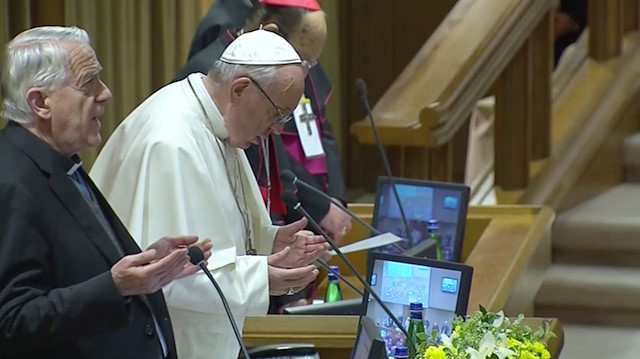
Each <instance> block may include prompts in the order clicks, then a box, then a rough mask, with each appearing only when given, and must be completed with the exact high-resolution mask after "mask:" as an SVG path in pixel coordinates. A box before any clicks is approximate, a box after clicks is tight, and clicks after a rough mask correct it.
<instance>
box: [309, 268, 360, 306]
mask: <svg viewBox="0 0 640 359" xmlns="http://www.w3.org/2000/svg"><path fill="white" fill-rule="evenodd" d="M313 264H315V265H316V267H317V266H320V267H322V268H324V269H326V270H327V273H328V272H331V273H333V275H335V276H336V277H338V279H340V280H341V281H342V282H344V283H345V284H346V285H347V286H349V288H351V290H353V291H354V292H356V293H358V294H360V296H361V297H364V293H362V292H361V291H360V289H358V288H356V286H355V285H353V283H351V282H349V281H348V280H347V279H346V278H345V277H343V276H342V275H341V274H340V273H339V272H336V271H334V270H333V269H331V267H330V266H329V265H328V264H327V263H325V262H323V261H321V260H320V259H318V260H317V261H315V262H313Z"/></svg>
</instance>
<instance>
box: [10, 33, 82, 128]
mask: <svg viewBox="0 0 640 359" xmlns="http://www.w3.org/2000/svg"><path fill="white" fill-rule="evenodd" d="M65 42H76V43H80V44H87V45H90V44H91V40H90V39H89V35H88V34H87V32H86V31H85V30H83V29H80V28H78V27H75V26H72V27H61V26H43V27H36V28H33V29H29V30H27V31H24V32H22V33H21V34H19V35H18V36H16V37H15V38H14V39H13V40H11V42H9V44H8V45H7V48H6V50H5V53H4V59H3V61H2V63H3V67H2V80H1V82H0V89H1V91H2V98H3V103H4V110H3V111H2V117H4V118H5V119H7V120H10V121H14V122H17V123H21V124H29V123H31V122H32V121H33V120H34V118H35V114H34V113H33V111H32V109H31V107H30V106H29V103H28V102H27V91H29V89H31V88H33V87H43V88H45V89H46V90H47V91H50V92H53V91H56V90H58V89H60V88H62V87H63V86H64V85H65V84H66V83H67V82H68V81H69V79H70V77H71V70H70V67H69V66H70V63H69V61H70V60H69V50H68V49H67V48H65V47H64V45H65Z"/></svg>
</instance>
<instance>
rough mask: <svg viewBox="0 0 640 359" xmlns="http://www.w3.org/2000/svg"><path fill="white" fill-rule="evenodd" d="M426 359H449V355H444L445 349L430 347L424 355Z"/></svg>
mask: <svg viewBox="0 0 640 359" xmlns="http://www.w3.org/2000/svg"><path fill="white" fill-rule="evenodd" d="M424 359H447V355H446V354H445V353H444V347H443V346H439V347H428V348H427V351H426V352H425V353H424Z"/></svg>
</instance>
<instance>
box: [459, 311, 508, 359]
mask: <svg viewBox="0 0 640 359" xmlns="http://www.w3.org/2000/svg"><path fill="white" fill-rule="evenodd" d="M502 317H503V318H504V314H503V316H502ZM466 352H467V354H469V359H486V358H489V357H491V355H493V354H495V355H497V356H498V358H499V359H504V358H507V357H509V356H512V355H516V353H515V352H514V351H513V350H511V349H507V348H501V347H497V346H496V338H495V337H494V336H493V334H492V333H491V332H487V333H486V334H485V335H484V337H482V340H481V341H480V348H479V350H476V349H474V348H467V350H466Z"/></svg>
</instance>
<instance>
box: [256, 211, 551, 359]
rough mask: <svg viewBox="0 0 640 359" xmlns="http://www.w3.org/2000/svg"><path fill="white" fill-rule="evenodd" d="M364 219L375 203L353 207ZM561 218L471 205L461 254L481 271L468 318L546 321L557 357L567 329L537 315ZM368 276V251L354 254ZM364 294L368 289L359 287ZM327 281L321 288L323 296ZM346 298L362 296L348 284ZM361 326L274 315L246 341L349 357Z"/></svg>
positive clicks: (353, 237) (354, 321)
mask: <svg viewBox="0 0 640 359" xmlns="http://www.w3.org/2000/svg"><path fill="white" fill-rule="evenodd" d="M349 208H350V209H351V210H353V211H354V212H355V213H356V214H358V215H359V216H360V217H361V218H363V219H364V220H369V221H370V220H371V216H372V211H373V206H372V205H350V206H349ZM553 219H554V213H553V211H552V210H551V209H549V208H548V207H544V206H478V207H474V206H471V207H469V211H468V214H467V222H466V228H465V238H464V246H463V251H462V252H463V253H462V260H463V262H464V263H466V264H468V265H471V266H472V267H473V268H474V272H473V281H472V283H471V294H470V297H469V307H468V308H469V312H470V313H473V312H475V311H476V310H478V307H479V305H482V306H483V307H485V308H486V309H487V310H489V311H494V312H497V311H500V310H504V312H505V314H506V315H507V316H512V317H515V316H517V315H518V314H520V313H523V314H524V315H525V316H527V317H528V318H527V319H526V320H525V323H524V324H525V325H528V326H529V327H531V328H532V329H534V330H535V329H536V328H538V327H540V326H542V325H543V323H544V321H545V320H548V321H549V322H550V324H551V329H552V331H553V332H554V333H555V334H556V338H553V339H551V340H550V341H549V343H548V344H549V351H550V352H551V355H552V357H553V358H557V357H558V355H559V353H560V351H561V349H562V345H563V343H564V338H563V330H562V325H561V324H560V322H559V321H558V320H557V319H553V318H550V319H542V318H530V317H531V316H533V304H534V299H535V295H536V293H537V291H538V288H539V287H540V284H541V283H542V279H543V277H544V274H545V272H546V269H547V268H548V267H549V266H550V265H551V236H550V230H551V224H552V223H553ZM368 236H369V233H367V232H366V231H365V230H364V229H362V228H360V227H359V226H358V225H357V224H356V223H354V225H353V229H352V232H351V233H349V235H348V236H346V237H345V238H344V240H343V242H342V243H341V245H345V244H349V243H352V242H355V241H358V240H360V239H362V238H367V237H368ZM347 258H349V260H350V261H351V262H352V263H353V264H354V266H355V267H356V269H357V270H358V272H359V273H360V274H362V275H363V276H364V275H366V269H367V268H366V263H367V253H366V252H356V253H350V254H347ZM330 264H333V265H338V266H340V272H341V273H342V274H343V275H344V276H345V277H346V278H347V279H348V280H349V281H350V282H351V283H353V284H355V285H356V286H358V284H357V280H356V279H355V277H353V276H349V275H348V274H349V271H348V269H347V268H346V266H344V265H343V264H341V263H340V261H339V259H338V258H336V257H334V258H332V259H331V261H330ZM359 287H360V289H362V288H361V286H359ZM325 288H326V279H325V280H323V281H322V283H321V285H320V286H319V287H318V290H317V292H316V296H318V297H321V296H322V295H323V294H324V290H325ZM343 295H344V297H345V299H347V298H354V297H356V295H355V294H354V293H353V292H352V291H351V290H350V289H349V288H348V287H347V286H343ZM357 328H358V318H357V317H355V316H354V317H346V316H288V315H270V316H267V317H264V318H254V317H250V318H247V320H246V322H245V326H244V340H245V343H246V345H247V346H248V347H255V346H260V345H267V344H275V343H285V342H308V343H313V344H315V345H316V347H317V348H318V351H319V353H320V355H321V357H323V358H336V359H339V358H349V357H350V355H351V350H352V348H353V345H354V343H355V336H356V332H357Z"/></svg>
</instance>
